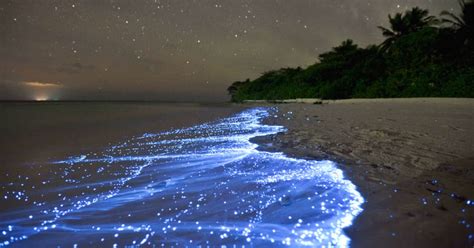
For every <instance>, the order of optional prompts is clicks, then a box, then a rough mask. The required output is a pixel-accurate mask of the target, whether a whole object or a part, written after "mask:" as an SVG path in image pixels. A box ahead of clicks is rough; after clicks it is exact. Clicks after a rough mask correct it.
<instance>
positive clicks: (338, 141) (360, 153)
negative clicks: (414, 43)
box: [253, 98, 474, 247]
mask: <svg viewBox="0 0 474 248" xmlns="http://www.w3.org/2000/svg"><path fill="white" fill-rule="evenodd" d="M264 106H275V107H277V108H278V110H279V111H278V113H276V116H277V117H275V116H274V117H268V118H267V119H265V120H264V123H267V124H273V125H282V126H285V127H286V128H287V129H288V131H287V132H285V133H280V134H277V135H273V136H266V137H261V138H256V139H254V140H253V142H255V143H257V144H258V145H259V149H262V150H268V151H280V152H284V153H285V154H287V155H288V156H291V157H299V158H306V159H315V160H321V159H329V160H333V161H335V162H336V163H337V164H338V167H339V168H340V169H342V170H343V171H344V174H345V176H346V177H347V178H348V179H349V180H351V181H352V182H353V183H354V184H355V185H356V186H357V189H358V191H359V192H361V194H362V196H363V197H364V198H365V201H366V202H365V203H364V205H363V206H362V207H363V209H364V211H363V212H362V213H361V214H360V215H358V216H357V218H356V220H355V221H354V223H353V225H352V226H351V227H349V228H347V229H346V230H345V231H346V233H347V235H348V236H349V237H350V238H351V244H352V246H353V247H373V246H382V245H383V246H384V247H399V246H404V247H433V246H435V247H470V246H472V244H473V242H474V238H473V237H472V235H473V233H474V229H473V224H474V205H470V204H471V203H470V201H472V200H474V147H473V146H474V144H473V142H472V141H473V140H474V128H473V127H471V126H474V125H472V124H473V123H474V122H473V121H474V113H473V112H474V111H472V110H473V109H474V99H454V98H411V99H354V100H353V99H350V100H342V101H335V102H332V103H329V104H323V105H307V104H284V105H267V104H265V105H264Z"/></svg>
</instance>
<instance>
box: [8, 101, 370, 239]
mask: <svg viewBox="0 0 474 248" xmlns="http://www.w3.org/2000/svg"><path fill="white" fill-rule="evenodd" d="M270 114H274V115H278V110H277V109H269V108H254V109H249V110H246V111H243V112H242V113H240V114H237V115H234V116H231V117H228V118H224V119H222V120H219V121H215V122H211V123H204V124H201V125H197V126H193V127H190V128H185V129H177V130H172V131H169V132H163V133H158V134H145V135H143V136H141V137H137V138H135V139H132V140H129V141H126V142H124V143H122V144H120V145H117V146H113V147H111V148H110V149H107V150H106V151H103V152H98V153H91V154H85V155H78V156H75V157H72V158H68V159H66V160H61V161H56V162H53V163H51V164H49V165H45V167H46V168H47V169H48V170H49V171H50V172H49V173H50V174H51V175H49V174H46V175H41V176H42V177H46V179H44V181H43V182H42V185H45V186H42V185H33V187H32V188H34V189H35V190H32V192H33V193H29V188H28V187H31V185H27V186H24V184H23V183H21V185H22V187H24V188H25V189H22V191H13V192H22V193H21V194H20V195H19V196H18V195H17V198H18V199H21V200H24V199H26V202H28V201H30V202H33V205H31V206H30V205H27V204H26V205H25V206H24V209H20V210H15V211H13V210H12V211H10V212H8V213H0V231H2V233H3V237H2V238H8V239H6V240H5V239H2V238H0V246H3V245H9V244H12V243H16V242H18V244H20V243H21V244H26V245H28V244H30V245H31V244H33V243H34V242H38V241H41V242H44V244H49V245H55V244H58V243H59V244H71V245H76V244H77V243H76V242H74V241H78V243H80V244H89V245H92V244H95V245H97V244H110V245H139V244H155V243H161V244H165V245H166V244H176V245H179V244H181V245H183V244H189V242H190V243H192V244H193V245H209V244H211V245H212V244H229V245H231V244H250V245H269V244H271V245H273V246H279V245H292V246H315V245H318V246H320V245H333V246H339V247H345V246H348V245H349V243H350V240H349V238H348V237H347V236H346V235H345V234H344V233H343V229H344V228H347V227H349V226H350V225H351V224H352V221H353V219H354V218H355V217H356V216H357V215H358V214H359V213H360V212H361V211H362V208H361V205H362V203H363V201H364V200H363V198H362V196H361V195H360V193H359V192H358V191H357V189H356V187H355V185H354V184H352V183H351V182H350V181H349V180H347V179H345V178H344V176H343V173H342V170H340V169H339V168H337V166H336V164H335V163H334V162H332V161H314V160H305V159H296V158H291V157H289V156H286V155H284V154H283V153H281V152H265V151H261V150H260V149H258V146H259V145H258V144H255V143H252V142H251V141H250V140H251V139H252V138H255V137H264V136H267V135H274V134H276V133H278V132H282V131H285V129H284V127H282V126H270V125H266V124H263V122H262V121H263V120H264V119H265V118H266V117H268V116H269V115H270ZM91 170H93V171H94V172H91V173H89V172H87V173H86V174H85V175H84V171H91ZM48 176H49V177H48ZM27 180H28V179H27ZM10 184H11V185H14V186H15V185H16V186H18V185H17V184H15V183H13V182H12V183H10ZM49 185H52V186H49ZM36 187H37V188H38V189H36ZM27 188H28V190H26V189H27ZM39 188H41V190H40V189H39ZM97 192H98V193H97ZM35 197H36V198H35ZM5 199H7V198H5ZM45 199H46V200H45ZM28 206H30V207H29V208H28ZM149 206H151V207H149ZM160 206H161V207H162V209H161V210H159V209H156V207H158V208H159V207H160ZM38 211H39V212H40V213H38ZM97 213H101V214H100V216H97ZM153 216H155V217H153ZM153 219H154V220H153ZM119 220H120V221H119ZM119 223H120V224H119ZM64 233H69V234H71V238H70V239H68V240H64V239H60V240H58V239H53V240H52V238H51V237H56V235H64ZM204 234H205V235H204ZM196 235H198V236H196ZM30 237H31V238H30ZM74 238H75V239H76V240H73V239H74ZM94 240H96V241H94ZM25 242H26V243H25ZM48 242H49V243H48ZM55 242H58V243H55ZM193 242H194V243H193Z"/></svg>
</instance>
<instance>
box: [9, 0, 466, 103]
mask: <svg viewBox="0 0 474 248" xmlns="http://www.w3.org/2000/svg"><path fill="white" fill-rule="evenodd" d="M414 6H420V7H422V8H428V9H429V10H430V12H431V14H433V15H438V14H439V12H441V11H442V10H449V11H454V12H457V11H458V4H457V1H455V0H372V1H368V0H253V1H252V0H226V1H222V0H212V1H209V0H169V1H165V0H107V1H105V0H103V1H102V0H84V1H79V0H75V1H74V0H55V1H50V0H15V1H12V0H1V1H0V99H3V100H7V99H31V100H35V99H36V100H55V99H58V100H68V99H77V100H82V99H84V100H86V99H87V100H91V99H98V100H173V101H183V100H185V101H223V100H226V99H227V93H226V88H227V87H228V86H229V85H230V84H231V83H232V82H234V81H237V80H244V79H246V78H251V79H252V78H255V77H257V76H258V75H260V74H261V73H262V72H264V71H268V70H271V69H278V68H280V67H288V66H291V67H295V66H302V67H305V66H307V65H310V64H312V63H314V62H315V61H316V60H317V55H318V54H320V53H322V52H325V51H327V50H328V49H330V48H331V47H333V46H336V45H338V44H340V43H341V42H342V41H343V40H345V39H347V38H351V39H353V40H354V41H355V42H356V43H358V44H360V45H362V46H366V45H368V44H371V43H378V42H380V41H382V39H383V37H382V35H381V32H380V31H379V30H378V29H377V26H378V25H383V26H387V22H388V21H387V20H388V18H387V15H388V14H389V13H395V12H402V11H404V10H405V9H407V8H411V7H414Z"/></svg>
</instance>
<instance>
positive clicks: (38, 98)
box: [35, 96, 50, 102]
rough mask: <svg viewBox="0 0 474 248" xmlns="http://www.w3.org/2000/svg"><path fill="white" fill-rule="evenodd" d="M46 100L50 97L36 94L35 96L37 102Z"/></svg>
mask: <svg viewBox="0 0 474 248" xmlns="http://www.w3.org/2000/svg"><path fill="white" fill-rule="evenodd" d="M48 100H50V99H49V98H48V97H46V96H38V97H36V98H35V101H38V102H41V101H48Z"/></svg>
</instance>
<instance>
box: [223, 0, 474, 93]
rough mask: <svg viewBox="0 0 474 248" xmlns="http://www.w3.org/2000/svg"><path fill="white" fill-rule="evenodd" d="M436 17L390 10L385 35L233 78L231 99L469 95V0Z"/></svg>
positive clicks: (473, 34) (472, 28)
mask: <svg viewBox="0 0 474 248" xmlns="http://www.w3.org/2000/svg"><path fill="white" fill-rule="evenodd" d="M459 4H460V7H461V13H460V14H459V15H456V14H454V13H451V12H448V11H443V12H441V13H440V16H439V17H435V16H432V15H430V14H429V12H428V10H424V9H420V8H418V7H415V8H412V9H410V10H407V11H405V12H404V13H397V14H395V15H394V16H391V15H389V16H388V18H389V24H390V26H389V27H378V28H379V29H380V30H381V31H382V34H383V36H384V37H385V40H384V41H383V42H382V43H381V44H378V45H369V46H367V47H365V48H361V47H359V46H358V45H357V44H355V43H354V42H353V41H352V40H350V39H348V40H345V41H343V42H342V44H340V45H339V46H337V47H334V48H332V50H331V51H329V52H326V53H322V54H320V55H319V62H316V63H315V64H313V65H310V66H308V67H307V68H305V69H303V68H301V67H298V68H282V69H279V70H272V71H268V72H265V73H263V74H262V75H261V76H260V77H258V78H257V79H255V80H250V79H247V80H245V81H237V82H234V83H233V84H232V85H231V86H230V87H229V88H228V89H227V90H228V93H229V94H230V95H231V99H232V101H234V102H240V101H243V100H260V99H265V100H275V99H292V98H323V99H345V98H384V97H474V66H473V65H474V52H473V50H474V49H473V48H474V0H459Z"/></svg>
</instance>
